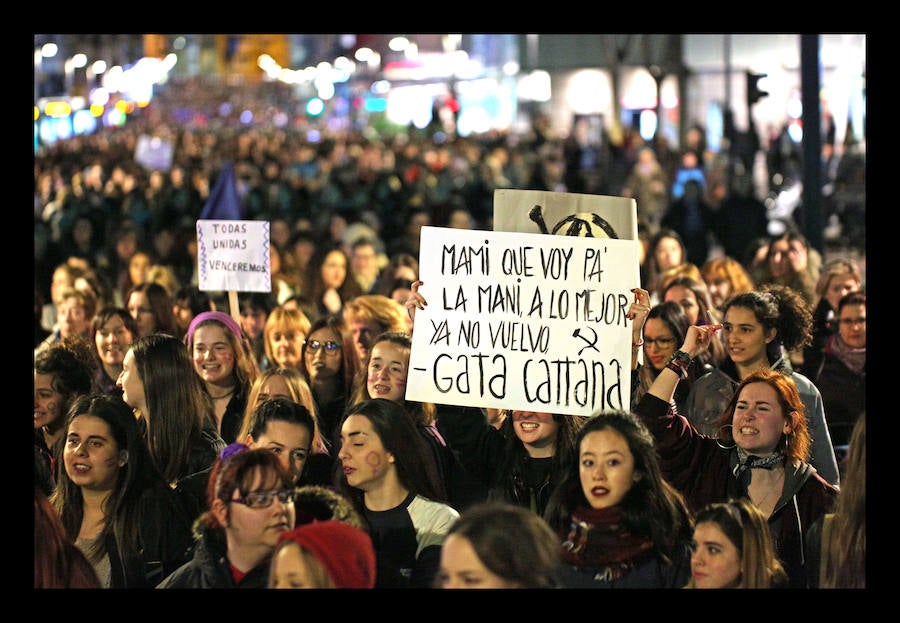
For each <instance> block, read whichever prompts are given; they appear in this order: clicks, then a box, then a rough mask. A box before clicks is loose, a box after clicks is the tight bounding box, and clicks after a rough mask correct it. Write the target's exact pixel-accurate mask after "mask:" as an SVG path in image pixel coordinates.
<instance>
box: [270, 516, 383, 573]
mask: <svg viewBox="0 0 900 623" xmlns="http://www.w3.org/2000/svg"><path fill="white" fill-rule="evenodd" d="M374 587H375V550H374V549H373V547H372V539H371V538H369V535H368V534H367V533H366V532H365V531H364V530H360V529H359V528H356V527H354V526H351V525H350V524H347V523H344V522H343V521H338V520H334V519H331V520H328V521H313V522H312V523H308V524H304V525H302V526H300V527H298V528H295V529H294V530H290V531H289V532H285V533H283V534H282V535H281V536H280V537H278V545H277V546H276V548H275V554H274V555H273V556H272V566H271V568H270V570H269V588H374Z"/></svg>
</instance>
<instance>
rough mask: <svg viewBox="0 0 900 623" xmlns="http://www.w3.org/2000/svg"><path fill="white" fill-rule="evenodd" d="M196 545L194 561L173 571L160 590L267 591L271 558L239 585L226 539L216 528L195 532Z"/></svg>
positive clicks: (255, 568)
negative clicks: (221, 589)
mask: <svg viewBox="0 0 900 623" xmlns="http://www.w3.org/2000/svg"><path fill="white" fill-rule="evenodd" d="M194 536H195V539H196V544H195V546H194V552H193V556H192V557H191V559H190V560H189V561H188V562H186V563H184V564H183V565H181V566H180V567H179V568H178V569H176V570H175V571H173V572H172V573H171V574H170V575H169V576H168V577H166V578H165V579H164V580H163V581H162V582H160V583H159V584H158V585H157V586H156V588H266V586H267V585H268V583H269V561H268V559H267V560H265V561H263V562H261V563H260V564H258V565H256V566H255V567H254V568H253V569H251V570H250V571H249V572H248V573H247V575H245V576H244V577H243V578H242V579H241V581H240V582H239V583H237V584H235V582H234V578H233V576H232V575H231V563H230V562H228V556H227V555H226V552H227V546H226V543H225V536H224V535H223V534H222V533H221V532H220V531H219V530H216V529H212V528H199V529H197V530H195V535H194Z"/></svg>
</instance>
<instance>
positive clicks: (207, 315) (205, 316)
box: [186, 311, 243, 345]
mask: <svg viewBox="0 0 900 623" xmlns="http://www.w3.org/2000/svg"><path fill="white" fill-rule="evenodd" d="M205 320H216V321H218V322H221V323H222V324H223V325H225V326H226V327H228V329H229V331H231V332H232V333H234V335H235V337H237V339H238V341H240V340H241V336H243V332H242V331H241V325H239V324H238V323H237V322H235V320H234V318H232V317H231V316H229V315H228V314H226V313H225V312H220V311H207V312H202V313H199V314H197V315H196V316H194V319H193V320H191V325H190V326H189V327H188V330H187V336H186V337H187V344H188V345H190V343H191V340H192V339H193V338H194V329H196V328H197V325H199V324H200V323H201V322H203V321H205Z"/></svg>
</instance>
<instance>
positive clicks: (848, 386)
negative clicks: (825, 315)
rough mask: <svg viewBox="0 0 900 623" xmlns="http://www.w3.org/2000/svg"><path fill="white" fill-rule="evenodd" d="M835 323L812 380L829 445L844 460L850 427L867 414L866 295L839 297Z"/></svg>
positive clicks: (852, 293)
mask: <svg viewBox="0 0 900 623" xmlns="http://www.w3.org/2000/svg"><path fill="white" fill-rule="evenodd" d="M836 322H837V326H838V329H837V333H835V334H834V335H830V336H829V337H828V338H826V340H825V348H824V350H823V355H822V356H823V359H822V362H821V363H820V364H819V367H818V369H817V370H815V376H814V377H812V379H813V381H814V382H815V384H816V387H818V388H819V391H820V392H821V393H822V402H823V403H824V405H825V419H826V420H827V421H828V432H829V433H830V435H831V443H833V444H834V446H835V449H836V453H840V455H841V458H843V457H844V456H845V455H846V452H847V449H848V446H849V444H850V433H851V431H852V430H853V425H854V424H855V423H856V420H858V419H859V417H860V416H861V415H862V414H863V413H865V411H866V293H865V292H851V293H850V294H847V295H845V296H844V297H842V298H841V300H840V301H839V302H838V305H837V318H836Z"/></svg>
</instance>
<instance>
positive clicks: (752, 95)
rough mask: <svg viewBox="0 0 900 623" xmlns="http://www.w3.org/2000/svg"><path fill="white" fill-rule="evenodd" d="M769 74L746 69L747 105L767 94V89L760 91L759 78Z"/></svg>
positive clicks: (751, 104)
mask: <svg viewBox="0 0 900 623" xmlns="http://www.w3.org/2000/svg"><path fill="white" fill-rule="evenodd" d="M768 75H769V74H755V73H753V72H752V71H747V107H748V108H749V107H750V106H753V104H755V103H756V102H758V101H759V100H760V99H762V98H763V97H765V96H767V95H768V94H769V92H768V91H761V90H760V88H759V80H760V78H765V77H766V76H768Z"/></svg>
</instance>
